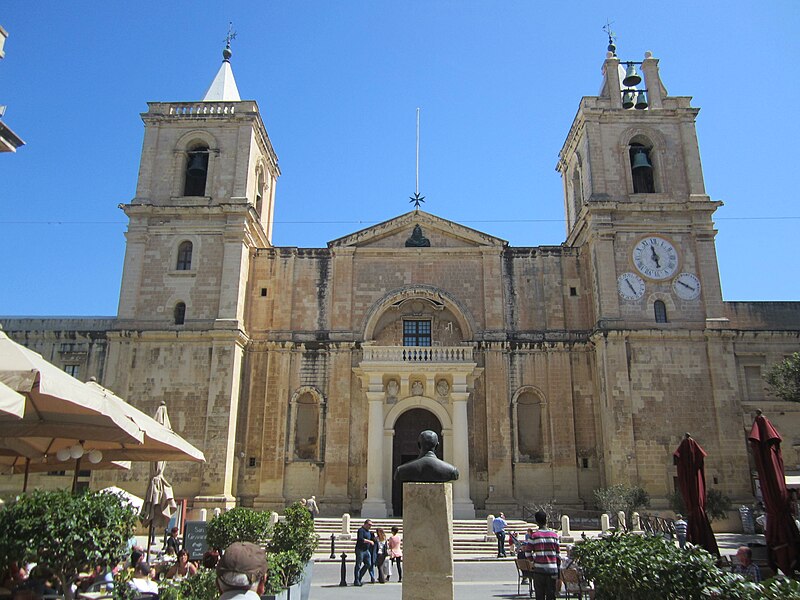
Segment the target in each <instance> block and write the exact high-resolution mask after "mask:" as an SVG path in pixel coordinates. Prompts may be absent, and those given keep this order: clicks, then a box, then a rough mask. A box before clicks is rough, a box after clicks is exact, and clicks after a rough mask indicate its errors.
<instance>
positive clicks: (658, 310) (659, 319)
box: [653, 300, 667, 323]
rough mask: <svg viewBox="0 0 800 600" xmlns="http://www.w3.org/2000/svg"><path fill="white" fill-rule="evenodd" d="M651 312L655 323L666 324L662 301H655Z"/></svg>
mask: <svg viewBox="0 0 800 600" xmlns="http://www.w3.org/2000/svg"><path fill="white" fill-rule="evenodd" d="M653 312H654V313H655V317H656V323H666V322H667V305H666V304H664V302H663V301H662V300H656V301H655V302H654V303H653Z"/></svg>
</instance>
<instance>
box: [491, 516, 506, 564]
mask: <svg viewBox="0 0 800 600" xmlns="http://www.w3.org/2000/svg"><path fill="white" fill-rule="evenodd" d="M507 526H508V523H506V516H505V514H504V513H502V512H501V513H500V514H499V515H497V516H496V517H495V518H494V521H492V531H493V532H494V535H495V536H496V537H497V558H505V557H506V543H505V542H506V527H507Z"/></svg>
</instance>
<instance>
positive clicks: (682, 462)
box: [673, 433, 719, 556]
mask: <svg viewBox="0 0 800 600" xmlns="http://www.w3.org/2000/svg"><path fill="white" fill-rule="evenodd" d="M673 456H674V457H675V464H676V465H677V467H678V487H679V488H680V491H681V497H682V498H683V504H684V506H686V513H687V516H688V522H687V524H688V527H687V531H686V539H688V540H689V541H690V542H692V543H693V544H695V545H698V546H702V547H703V548H705V549H706V550H708V551H709V552H710V553H711V554H716V555H717V556H719V548H718V547H717V540H716V538H715V537H714V531H713V530H712V529H711V523H710V522H709V521H708V515H706V474H705V457H706V456H707V454H706V451H705V450H703V448H701V447H700V444H698V443H697V442H696V441H694V439H692V436H691V435H690V434H688V433H687V434H686V435H685V436H684V438H683V441H682V442H681V443H680V446H678V449H677V450H675V452H674V453H673Z"/></svg>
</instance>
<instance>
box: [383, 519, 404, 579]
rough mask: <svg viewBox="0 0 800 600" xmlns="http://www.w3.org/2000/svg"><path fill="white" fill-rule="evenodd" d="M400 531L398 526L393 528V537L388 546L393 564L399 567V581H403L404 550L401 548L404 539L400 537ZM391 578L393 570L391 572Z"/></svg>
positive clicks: (387, 542) (387, 543)
mask: <svg viewBox="0 0 800 600" xmlns="http://www.w3.org/2000/svg"><path fill="white" fill-rule="evenodd" d="M399 531H400V530H399V529H398V528H397V525H395V526H394V527H392V535H390V536H389V539H388V540H386V546H387V548H388V549H389V558H390V559H391V562H392V564H393V565H394V566H395V567H397V581H400V582H402V581H403V549H402V548H401V547H400V546H401V543H402V541H403V539H402V538H401V537H400V533H398V532H399ZM389 575H390V576H391V570H390V572H389Z"/></svg>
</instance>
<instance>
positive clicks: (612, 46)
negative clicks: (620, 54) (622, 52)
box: [603, 19, 617, 56]
mask: <svg viewBox="0 0 800 600" xmlns="http://www.w3.org/2000/svg"><path fill="white" fill-rule="evenodd" d="M613 24H614V21H611V20H609V19H606V24H605V25H603V31H605V32H606V33H607V34H608V51H609V52H611V53H612V54H614V55H615V56H616V54H617V46H616V43H615V42H616V40H617V34H615V33H614V31H613V30H612V29H611V26H612V25H613Z"/></svg>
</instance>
